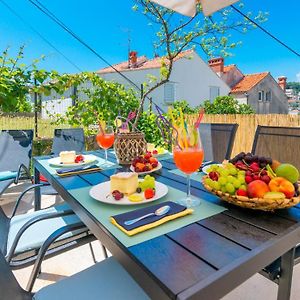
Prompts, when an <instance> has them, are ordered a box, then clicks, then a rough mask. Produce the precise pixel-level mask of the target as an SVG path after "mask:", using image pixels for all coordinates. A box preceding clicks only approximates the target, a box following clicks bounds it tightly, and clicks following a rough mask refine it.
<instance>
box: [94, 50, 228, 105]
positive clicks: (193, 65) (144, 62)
mask: <svg viewBox="0 0 300 300" xmlns="http://www.w3.org/2000/svg"><path fill="white" fill-rule="evenodd" d="M161 61H162V58H161V57H156V58H154V59H151V60H149V59H147V57H145V56H141V57H138V56H137V54H136V52H134V53H132V52H131V55H130V57H129V60H128V61H126V62H122V63H120V64H116V65H114V68H116V69H117V70H118V71H119V72H121V73H122V74H124V75H126V77H128V78H129V79H130V80H131V81H132V82H134V83H135V84H136V85H137V86H140V85H141V84H142V83H144V82H148V81H149V78H150V77H151V76H155V77H157V78H159V77H160V67H161ZM97 73H98V74H99V76H101V77H102V78H104V79H106V80H112V81H116V82H119V83H121V84H124V85H126V86H128V87H132V85H130V83H128V81H127V80H126V79H124V78H123V77H122V76H121V75H120V74H118V73H117V72H116V71H115V70H114V69H113V68H104V69H101V70H99V71H97ZM149 75H150V76H149ZM149 86H151V84H149ZM229 92H230V87H229V86H228V85H227V84H226V83H225V82H224V81H223V80H222V79H221V78H220V77H219V76H217V74H215V72H213V71H212V70H211V68H210V67H209V66H208V65H207V64H206V63H205V62H204V61H203V60H202V59H201V58H200V56H199V55H198V54H197V53H196V52H195V51H192V50H187V51H184V52H183V53H181V55H180V56H179V57H178V58H177V59H176V60H175V61H174V65H173V70H172V73H171V77H170V80H169V82H168V83H166V84H164V85H163V86H161V87H159V88H158V89H156V90H155V91H153V92H152V93H151V94H150V95H149V97H151V98H152V100H153V102H154V103H156V104H158V105H159V106H160V107H162V108H163V109H166V108H167V107H168V106H170V105H172V103H173V102H174V101H176V100H186V101H187V102H188V103H189V104H190V105H191V106H192V107H195V106H198V105H200V104H202V103H203V102H204V101H205V100H211V101H213V100H214V99H215V98H216V97H217V96H220V95H228V93H229Z"/></svg>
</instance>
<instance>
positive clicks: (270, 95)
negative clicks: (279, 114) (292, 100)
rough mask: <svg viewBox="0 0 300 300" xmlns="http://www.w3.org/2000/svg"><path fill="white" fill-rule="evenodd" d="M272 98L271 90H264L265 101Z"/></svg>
mask: <svg viewBox="0 0 300 300" xmlns="http://www.w3.org/2000/svg"><path fill="white" fill-rule="evenodd" d="M271 100H272V92H271V91H268V92H266V102H271Z"/></svg>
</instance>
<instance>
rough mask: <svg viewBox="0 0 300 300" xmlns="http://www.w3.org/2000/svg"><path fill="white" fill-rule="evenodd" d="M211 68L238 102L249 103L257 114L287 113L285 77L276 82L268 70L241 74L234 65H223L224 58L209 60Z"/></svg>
mask: <svg viewBox="0 0 300 300" xmlns="http://www.w3.org/2000/svg"><path fill="white" fill-rule="evenodd" d="M209 65H210V67H211V69H212V70H213V71H214V72H215V73H216V74H217V75H218V76H219V77H220V78H221V79H222V80H224V82H226V84H227V85H228V86H229V87H230V88H231V90H230V93H229V94H230V95H232V96H233V97H234V98H235V99H237V100H238V102H239V103H240V104H249V105H250V106H251V107H252V108H253V109H254V110H255V112H256V113H258V114H269V113H274V114H287V113H288V99H287V96H286V94H285V91H286V79H287V78H286V77H284V76H281V77H279V78H278V82H277V81H276V80H275V79H274V77H273V76H272V75H271V73H270V72H262V73H256V74H243V73H242V72H241V70H239V69H238V67H237V66H236V65H229V66H224V59H223V58H222V57H221V58H214V59H211V60H209Z"/></svg>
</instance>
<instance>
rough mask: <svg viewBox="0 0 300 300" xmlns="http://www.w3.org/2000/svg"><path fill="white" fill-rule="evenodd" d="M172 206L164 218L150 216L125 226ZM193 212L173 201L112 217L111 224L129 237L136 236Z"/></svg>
mask: <svg viewBox="0 0 300 300" xmlns="http://www.w3.org/2000/svg"><path fill="white" fill-rule="evenodd" d="M166 205H168V206H170V210H169V211H168V213H166V214H165V215H162V216H156V215H153V216H150V217H147V218H145V219H142V220H140V221H138V222H136V223H134V224H131V225H125V222H126V221H128V220H132V219H135V218H139V217H141V216H144V215H146V214H149V213H152V212H155V211H156V210H157V209H158V208H160V207H162V206H166ZM192 212H193V210H192V209H188V208H186V207H185V206H182V205H180V204H177V203H175V202H172V201H166V202H163V203H160V204H156V205H151V206H147V207H144V208H140V209H136V210H133V211H130V212H126V213H123V214H119V215H115V216H112V217H111V218H110V219H111V222H112V223H113V224H114V225H116V226H117V227H118V228H119V229H121V230H122V231H123V232H125V233H126V234H127V235H134V234H137V233H139V232H142V231H145V230H148V229H150V228H153V227H156V226H159V225H161V224H163V223H165V222H168V221H171V220H173V219H176V218H178V217H183V216H185V215H188V214H191V213H192Z"/></svg>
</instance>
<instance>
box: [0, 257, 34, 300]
mask: <svg viewBox="0 0 300 300" xmlns="http://www.w3.org/2000/svg"><path fill="white" fill-rule="evenodd" d="M0 291H1V300H12V299H17V300H30V299H32V295H31V294H30V293H28V292H26V291H24V290H23V289H22V288H21V287H20V285H19V283H18V282H17V280H16V278H15V276H14V275H13V273H12V271H11V269H10V267H9V264H8V263H7V261H6V260H5V258H4V256H3V254H2V253H1V252H0Z"/></svg>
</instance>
